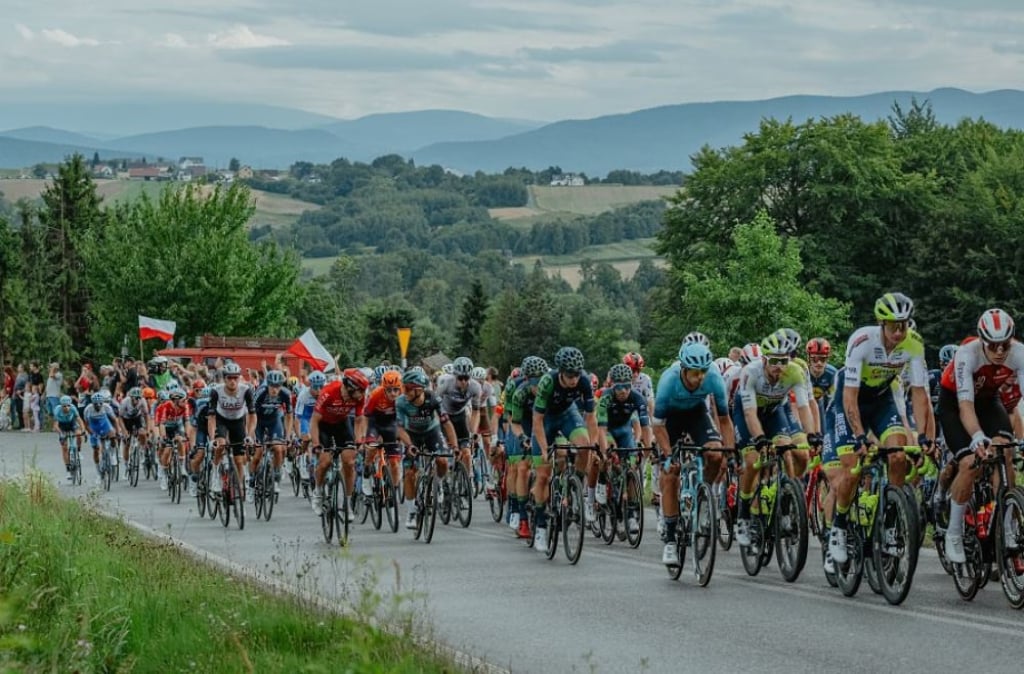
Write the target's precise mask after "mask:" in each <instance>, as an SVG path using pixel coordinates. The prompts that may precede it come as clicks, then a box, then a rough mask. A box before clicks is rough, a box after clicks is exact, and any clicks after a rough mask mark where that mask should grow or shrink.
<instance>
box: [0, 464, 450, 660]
mask: <svg viewBox="0 0 1024 674" xmlns="http://www.w3.org/2000/svg"><path fill="white" fill-rule="evenodd" d="M307 571H308V569H307ZM373 592H374V591H373V590H363V594H362V599H361V600H360V602H359V603H361V605H362V607H363V610H364V611H367V613H370V614H372V611H373V609H372V608H371V609H366V608H365V606H371V607H375V606H379V605H380V604H381V603H382V602H381V601H380V597H378V596H376V595H374V594H373ZM360 614H361V615H363V613H360ZM387 623H388V624H389V625H391V626H394V627H403V625H404V623H403V622H402V621H401V620H400V619H398V618H394V619H392V620H388V621H387ZM408 624H409V625H411V620H410V621H409V623H408ZM427 650H429V649H422V648H421V649H417V647H416V646H415V640H414V636H413V632H412V627H405V631H404V632H403V633H400V634H397V635H391V634H385V633H384V632H382V631H380V630H378V629H376V628H373V627H371V626H369V625H368V624H367V623H365V622H362V621H357V620H353V619H349V618H342V617H339V616H337V615H335V614H333V613H327V612H324V611H318V610H316V609H314V608H312V607H311V606H306V605H301V604H300V603H298V602H297V601H295V600H292V599H290V598H289V597H286V596H278V595H274V594H271V593H269V592H266V591H264V590H262V589H261V588H258V587H256V586H254V585H252V584H250V583H248V582H246V581H244V580H241V579H237V578H232V577H230V576H227V575H225V573H224V572H223V571H221V570H219V569H214V568H211V567H207V566H204V565H201V564H200V563H199V562H197V561H195V560H193V558H191V557H188V556H185V555H184V554H183V553H182V552H181V551H180V550H178V549H177V548H176V547H175V546H174V545H173V544H171V543H165V542H160V541H158V540H154V539H150V538H146V537H144V536H142V535H140V534H138V533H137V532H135V531H134V530H131V529H129V528H128V527H127V526H126V525H124V524H122V523H120V522H117V521H114V520H111V519H108V518H106V517H102V516H99V515H98V514H96V513H94V512H90V511H89V508H88V507H87V506H86V505H83V504H82V503H80V502H77V501H70V500H64V499H61V498H59V497H58V496H57V494H56V491H55V490H54V488H53V487H52V485H50V484H49V482H48V481H47V478H45V477H43V476H39V475H36V476H32V475H31V474H30V475H29V476H28V477H27V478H25V479H24V480H22V481H20V482H3V483H0V671H18V672H43V671H46V672H129V671H130V672H159V673H160V674H163V673H165V672H176V671H190V672H336V671H349V672H379V671H393V672H442V671H449V672H450V671H455V670H456V669H457V668H456V666H455V665H454V664H453V663H452V662H449V661H447V660H444V659H443V658H441V657H439V656H438V657H435V656H433V655H432V654H430V653H428V652H427Z"/></svg>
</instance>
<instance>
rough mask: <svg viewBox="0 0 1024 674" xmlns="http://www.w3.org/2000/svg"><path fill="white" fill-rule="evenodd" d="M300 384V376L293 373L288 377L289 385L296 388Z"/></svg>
mask: <svg viewBox="0 0 1024 674" xmlns="http://www.w3.org/2000/svg"><path fill="white" fill-rule="evenodd" d="M298 385H299V378H298V377H296V376H294V375H292V376H291V377H288V386H289V387H291V388H295V387H296V386H298Z"/></svg>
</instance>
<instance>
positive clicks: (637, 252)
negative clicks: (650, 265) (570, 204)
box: [513, 238, 658, 266]
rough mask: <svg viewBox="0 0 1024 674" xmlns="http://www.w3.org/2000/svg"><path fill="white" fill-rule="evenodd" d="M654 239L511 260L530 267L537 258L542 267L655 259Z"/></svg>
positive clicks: (526, 256) (525, 256)
mask: <svg viewBox="0 0 1024 674" xmlns="http://www.w3.org/2000/svg"><path fill="white" fill-rule="evenodd" d="M654 242H655V239H654V238H649V239H631V240H627V241H617V242H616V243H605V244H601V245H599V246H587V247H586V248H582V249H581V250H579V251H577V252H575V253H572V254H570V255H523V256H520V257H516V258H513V259H514V261H515V262H521V263H523V264H526V265H532V264H533V263H534V262H535V261H536V260H537V259H538V258H540V260H541V262H542V263H543V264H544V265H550V266H563V265H575V264H579V262H580V260H584V259H589V260H593V261H595V262H598V261H600V262H621V261H625V260H637V259H643V258H648V257H657V256H658V254H657V253H655V252H654V250H653V249H652V248H651V246H653V245H654Z"/></svg>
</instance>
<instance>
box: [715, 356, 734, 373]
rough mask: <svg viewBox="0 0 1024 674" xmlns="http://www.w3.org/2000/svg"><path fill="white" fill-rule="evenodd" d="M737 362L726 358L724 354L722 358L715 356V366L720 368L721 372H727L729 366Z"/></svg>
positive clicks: (719, 371)
mask: <svg viewBox="0 0 1024 674" xmlns="http://www.w3.org/2000/svg"><path fill="white" fill-rule="evenodd" d="M735 364H736V363H734V362H732V361H731V360H729V359H728V358H725V357H724V356H723V357H722V358H715V367H717V368H718V373H719V374H725V373H726V372H728V371H729V368H730V367H732V366H733V365H735Z"/></svg>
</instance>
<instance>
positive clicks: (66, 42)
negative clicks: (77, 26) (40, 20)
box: [39, 28, 100, 47]
mask: <svg viewBox="0 0 1024 674" xmlns="http://www.w3.org/2000/svg"><path fill="white" fill-rule="evenodd" d="M39 34H40V35H42V36H43V38H45V39H47V40H49V41H50V42H53V43H55V44H59V45H60V46H62V47H98V46H99V44H100V41H99V40H97V39H95V38H91V37H78V36H76V35H72V34H71V33H69V32H67V31H66V30H61V29H60V28H43V29H42V30H41V31H39Z"/></svg>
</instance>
